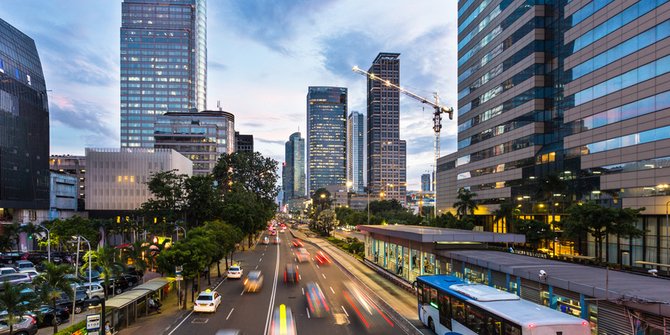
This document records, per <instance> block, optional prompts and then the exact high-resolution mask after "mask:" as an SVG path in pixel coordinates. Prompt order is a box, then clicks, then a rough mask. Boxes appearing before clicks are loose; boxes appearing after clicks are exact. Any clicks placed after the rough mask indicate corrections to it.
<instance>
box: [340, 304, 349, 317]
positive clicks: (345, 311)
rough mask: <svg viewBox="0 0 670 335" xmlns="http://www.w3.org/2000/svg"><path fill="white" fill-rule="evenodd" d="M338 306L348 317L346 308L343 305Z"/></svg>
mask: <svg viewBox="0 0 670 335" xmlns="http://www.w3.org/2000/svg"><path fill="white" fill-rule="evenodd" d="M340 307H342V310H343V311H344V314H346V315H347V317H348V316H349V313H347V310H346V309H344V306H340Z"/></svg>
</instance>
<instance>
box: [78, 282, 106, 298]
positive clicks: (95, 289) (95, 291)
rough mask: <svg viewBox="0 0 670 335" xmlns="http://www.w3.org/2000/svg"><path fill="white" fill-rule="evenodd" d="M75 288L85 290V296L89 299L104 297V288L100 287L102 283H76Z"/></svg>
mask: <svg viewBox="0 0 670 335" xmlns="http://www.w3.org/2000/svg"><path fill="white" fill-rule="evenodd" d="M77 288H82V289H85V290H86V296H87V297H88V298H89V299H93V298H99V299H105V290H104V289H103V288H102V285H100V284H96V283H91V286H90V287H89V286H88V283H84V284H81V285H78V286H77Z"/></svg>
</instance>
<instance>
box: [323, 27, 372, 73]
mask: <svg viewBox="0 0 670 335" xmlns="http://www.w3.org/2000/svg"><path fill="white" fill-rule="evenodd" d="M320 44H321V47H322V49H323V57H324V64H323V65H324V67H325V68H326V70H328V71H330V72H332V73H333V74H335V75H339V76H344V77H346V76H351V68H352V67H353V66H354V65H358V66H360V67H361V68H362V69H367V67H366V65H365V64H370V63H371V61H372V60H373V59H374V57H375V55H377V54H378V53H379V52H380V51H381V49H382V45H381V43H379V41H378V40H376V39H375V38H373V37H372V36H370V35H368V34H367V33H365V32H362V31H357V30H352V31H345V32H342V33H340V34H337V35H330V36H327V37H325V38H323V39H322V40H321V42H320Z"/></svg>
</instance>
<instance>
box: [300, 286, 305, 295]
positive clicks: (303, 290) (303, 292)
mask: <svg viewBox="0 0 670 335" xmlns="http://www.w3.org/2000/svg"><path fill="white" fill-rule="evenodd" d="M300 289H301V290H302V295H305V288H304V287H301V288H300Z"/></svg>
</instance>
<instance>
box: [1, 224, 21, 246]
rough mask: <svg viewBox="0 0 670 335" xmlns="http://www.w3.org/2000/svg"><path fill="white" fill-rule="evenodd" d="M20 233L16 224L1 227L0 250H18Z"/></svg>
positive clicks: (19, 228)
mask: <svg viewBox="0 0 670 335" xmlns="http://www.w3.org/2000/svg"><path fill="white" fill-rule="evenodd" d="M20 232H21V226H20V225H19V224H18V223H12V224H7V225H2V234H0V249H2V251H11V250H18V249H19V233H20Z"/></svg>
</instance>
